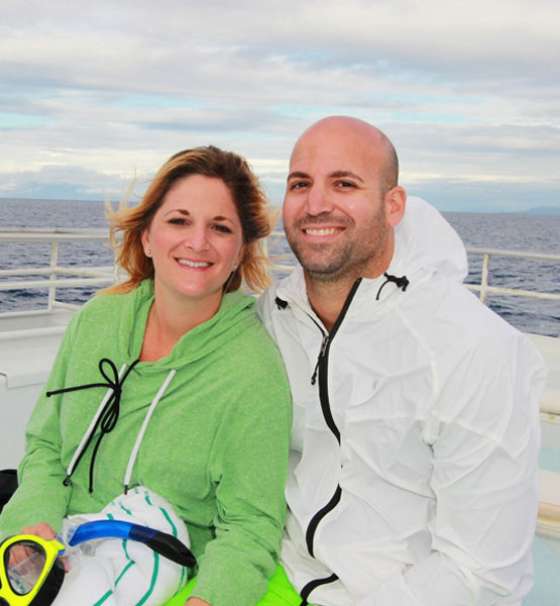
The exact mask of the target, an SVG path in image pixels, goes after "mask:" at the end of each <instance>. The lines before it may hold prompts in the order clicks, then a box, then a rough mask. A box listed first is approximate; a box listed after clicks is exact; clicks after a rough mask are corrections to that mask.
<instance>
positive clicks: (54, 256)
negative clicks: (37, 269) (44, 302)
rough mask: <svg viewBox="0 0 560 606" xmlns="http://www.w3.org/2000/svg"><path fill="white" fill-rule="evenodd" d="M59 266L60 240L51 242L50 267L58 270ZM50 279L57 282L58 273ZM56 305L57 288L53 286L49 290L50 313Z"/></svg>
mask: <svg viewBox="0 0 560 606" xmlns="http://www.w3.org/2000/svg"><path fill="white" fill-rule="evenodd" d="M57 265H58V240H52V241H51V260H50V265H49V266H50V267H51V268H53V269H54V268H56V266H57ZM49 279H50V280H56V272H55V273H52V274H51V275H50V277H49ZM55 303H56V286H51V287H50V288H49V302H48V309H49V311H51V310H52V308H53V307H54V305H55Z"/></svg>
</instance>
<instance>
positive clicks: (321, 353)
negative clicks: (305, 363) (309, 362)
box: [311, 334, 329, 385]
mask: <svg viewBox="0 0 560 606" xmlns="http://www.w3.org/2000/svg"><path fill="white" fill-rule="evenodd" d="M328 343H329V335H328V334H326V335H323V342H322V343H321V350H320V351H319V355H318V356H317V362H316V363H315V368H314V369H313V374H312V375H311V385H315V383H316V382H317V374H318V373H319V363H320V362H321V358H322V357H323V356H324V355H325V351H326V350H327V345H328Z"/></svg>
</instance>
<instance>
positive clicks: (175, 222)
mask: <svg viewBox="0 0 560 606" xmlns="http://www.w3.org/2000/svg"><path fill="white" fill-rule="evenodd" d="M167 222H168V223H169V224H170V225H185V223H186V219H185V218H184V217H171V219H168V221H167Z"/></svg>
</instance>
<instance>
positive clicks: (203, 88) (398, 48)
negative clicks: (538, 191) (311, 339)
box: [0, 0, 560, 207]
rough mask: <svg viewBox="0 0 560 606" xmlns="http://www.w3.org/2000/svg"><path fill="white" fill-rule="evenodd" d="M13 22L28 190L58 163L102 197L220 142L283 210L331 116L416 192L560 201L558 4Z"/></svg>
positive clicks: (40, 9)
mask: <svg viewBox="0 0 560 606" xmlns="http://www.w3.org/2000/svg"><path fill="white" fill-rule="evenodd" d="M2 11H3V18H2V23H1V24H0V81H1V82H2V83H3V86H2V90H1V91H0V173H2V174H3V175H5V176H6V175H12V177H10V179H11V180H10V183H12V185H13V187H15V189H13V188H12V191H13V193H14V195H15V194H16V193H17V192H24V191H30V190H32V191H36V192H37V194H39V193H40V192H41V191H42V187H45V188H48V186H49V184H48V183H47V181H46V180H47V179H48V178H53V179H62V173H60V174H58V176H57V175H56V174H54V173H53V170H54V168H55V167H57V170H59V171H62V172H64V171H66V172H65V173H64V174H65V175H66V176H65V177H64V178H65V179H67V180H68V181H67V183H68V188H69V189H68V191H75V192H80V191H85V192H87V191H94V190H95V191H99V192H101V191H103V190H104V188H105V187H106V186H107V187H108V186H109V182H111V183H113V184H115V185H117V184H120V183H122V182H125V181H126V180H127V179H128V178H130V175H131V174H133V173H135V172H136V173H139V174H145V175H149V174H152V173H153V171H154V170H155V169H156V168H157V167H158V166H159V165H160V164H161V163H162V162H163V160H164V159H165V158H166V157H168V156H169V155H170V154H172V153H174V152H175V151H177V150H179V149H184V148H185V147H190V146H194V145H201V144H208V143H213V144H216V145H220V146H222V147H225V148H228V149H234V150H237V151H239V152H240V153H242V154H244V155H246V156H247V157H248V158H249V159H250V161H251V162H252V163H253V165H254V166H255V167H257V169H258V170H260V171H262V178H263V180H264V181H265V183H266V186H267V188H268V189H269V190H270V191H271V192H273V195H274V197H275V198H279V197H280V196H281V189H282V186H283V180H284V175H285V172H283V171H285V167H286V163H287V158H288V156H289V153H290V149H291V146H292V144H293V142H294V141H295V139H296V137H297V136H298V135H299V134H300V133H301V132H302V130H303V129H304V128H305V127H306V126H307V125H309V124H310V123H311V122H312V121H314V120H316V119H318V118H320V117H322V116H324V115H327V114H333V113H336V114H340V113H345V114H351V115H356V116H359V117H361V118H363V119H366V120H369V121H371V122H373V123H375V124H377V125H379V126H381V127H382V128H383V129H384V130H385V131H386V132H387V133H388V134H389V135H390V136H391V138H392V139H394V141H395V143H396V145H397V148H398V150H399V152H400V156H401V160H402V165H403V176H404V177H406V178H407V179H408V180H409V182H410V183H412V184H413V185H415V184H417V183H418V184H425V183H427V182H432V181H433V179H434V176H435V177H437V179H441V180H442V181H443V182H446V183H454V184H455V185H454V186H453V188H452V190H450V191H453V192H454V195H457V196H459V193H457V192H458V190H457V189H456V188H457V187H459V185H457V184H460V183H462V184H467V183H474V182H476V183H480V184H481V187H484V186H487V184H489V183H491V184H495V185H496V186H498V184H500V183H513V182H514V181H515V179H517V181H518V182H523V183H534V184H539V183H541V184H542V185H543V187H544V189H545V190H546V191H547V192H549V194H547V195H550V196H553V195H554V194H553V193H552V192H554V191H557V192H558V193H559V194H560V190H555V189H554V188H555V187H557V185H558V184H557V183H555V182H554V181H553V180H551V175H554V174H556V171H557V168H556V167H557V165H558V149H559V146H558V143H560V141H559V135H558V133H559V128H560V86H559V84H558V83H559V82H560V73H559V72H560V66H559V64H558V62H557V61H555V60H554V57H557V56H559V55H560V37H559V36H558V35H557V23H558V22H559V21H560V5H559V4H558V3H555V2H552V1H549V0H531V1H529V0H510V1H506V0H495V1H494V2H492V3H488V2H482V0H472V1H471V2H470V3H465V2H460V1H459V0H448V1H447V2H444V1H443V0H431V1H429V2H423V3H420V2H417V1H416V0H392V1H391V2H389V1H388V0H381V1H379V2H375V3H373V2H370V1H366V0H349V1H348V2H345V3H344V4H341V3H340V2H334V0H324V1H321V2H319V1H318V0H310V1H309V2H306V3H296V2H295V1H293V0H283V1H282V2H280V1H279V0H278V1H276V0H270V1H268V2H266V3H264V4H263V5H261V6H257V5H256V4H255V3H254V2H249V1H248V0H239V1H238V2H236V3H235V4H234V5H229V4H225V3H224V2H223V1H220V2H218V1H208V2H205V3H200V2H193V1H185V0H166V1H165V2H164V3H163V4H161V6H160V5H154V3H153V2H151V1H148V0H139V1H137V2H135V3H134V7H130V6H125V5H118V4H115V3H114V2H112V1H109V0H100V1H99V2H97V3H95V5H83V6H80V9H79V11H78V10H77V9H76V5H75V3H73V2H68V1H64V0H53V1H52V2H49V3H45V2H41V1H39V0H31V1H28V2H26V3H25V4H22V3H21V2H19V1H17V0H5V2H4V3H3V7H2ZM76 169H82V170H83V171H84V173H83V174H80V173H79V172H76ZM14 175H15V176H14ZM6 178H7V177H6ZM25 179H29V182H28V183H27V184H26V182H25ZM80 179H85V183H82V182H81V181H80ZM96 179H99V181H96ZM111 180H112V181H111ZM60 182H61V181H60ZM6 183H7V181H6V182H5V183H4V184H3V185H2V184H0V191H4V190H5V189H6V187H7V185H6ZM32 184H33V186H32ZM465 187H466V186H465ZM72 188H74V189H72ZM49 191H53V192H55V191H59V190H58V189H57V188H56V187H55V186H53V187H52V188H51V189H50V190H49ZM465 191H467V190H465ZM511 193H512V195H513V197H512V198H511V202H510V204H511V205H512V206H514V207H515V206H520V205H525V204H526V203H527V199H526V198H525V197H522V196H526V195H527V194H528V192H526V191H525V190H522V189H520V190H519V191H518V192H517V194H516V192H515V191H512V192H511ZM21 195H23V193H22V194H21ZM543 195H544V193H543Z"/></svg>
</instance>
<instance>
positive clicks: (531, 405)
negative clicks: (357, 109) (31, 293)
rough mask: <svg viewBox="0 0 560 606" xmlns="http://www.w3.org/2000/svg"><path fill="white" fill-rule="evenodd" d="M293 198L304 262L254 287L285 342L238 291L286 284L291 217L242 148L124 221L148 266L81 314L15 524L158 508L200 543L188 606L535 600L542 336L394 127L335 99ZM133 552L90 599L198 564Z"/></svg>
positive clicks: (148, 592)
mask: <svg viewBox="0 0 560 606" xmlns="http://www.w3.org/2000/svg"><path fill="white" fill-rule="evenodd" d="M283 219H284V227H285V230H286V235H287V237H288V241H289V243H290V245H291V247H292V249H293V250H294V252H295V254H296V256H297V258H298V260H299V261H300V264H301V267H298V268H296V269H295V270H294V272H293V273H292V274H291V275H290V276H289V277H288V278H287V279H285V280H283V281H281V282H280V283H279V284H277V285H276V286H275V287H272V288H270V289H268V290H267V291H266V293H265V294H264V295H263V296H262V297H261V298H260V299H259V301H258V302H257V305H256V307H257V308H258V312H259V314H260V316H261V319H262V321H263V323H264V325H265V326H266V329H267V330H268V332H269V333H270V335H272V338H273V340H274V341H275V342H276V344H277V345H278V348H279V349H280V353H281V354H282V358H283V360H282V358H281V357H280V356H279V354H278V352H277V350H276V348H275V347H274V345H273V344H272V341H270V340H269V337H268V336H267V335H266V331H265V330H264V328H263V326H262V324H261V323H260V321H259V320H258V319H257V315H256V312H255V304H254V300H253V299H252V298H251V297H247V296H245V295H242V294H241V293H240V292H239V290H238V289H239V286H240V283H241V281H242V280H244V281H245V282H246V284H247V285H248V286H249V287H250V288H252V289H259V288H262V287H263V286H265V284H266V274H265V271H264V265H263V262H264V261H263V258H262V255H261V249H260V240H261V238H263V237H264V236H266V235H267V234H268V232H269V226H268V220H267V214H266V208H265V199H264V196H263V194H262V192H261V190H260V189H259V186H258V183H257V181H256V179H255V177H254V176H253V174H252V173H251V171H250V170H249V168H248V166H247V164H246V163H245V162H244V161H243V160H242V159H240V158H239V157H238V156H236V155H235V154H231V153H227V152H222V151H221V150H218V149H216V148H213V147H208V148H198V149H193V150H188V151H185V152H180V153H179V154H176V155H175V156H173V157H172V158H171V159H170V160H169V161H168V162H167V163H166V164H165V165H164V166H163V167H162V168H161V169H160V171H159V173H158V174H157V175H156V177H155V179H154V182H153V183H152V184H151V186H150V187H149V189H148V191H147V192H146V194H145V196H144V198H143V200H142V201H141V203H140V205H139V206H138V207H136V208H134V209H131V210H127V211H125V212H121V213H120V214H117V215H116V216H115V217H114V218H113V226H114V228H115V229H117V230H120V231H121V232H122V234H123V240H122V246H121V250H120V256H119V261H120V263H121V265H122V266H123V267H124V268H125V269H126V270H127V272H128V274H129V280H128V281H127V282H126V283H124V284H122V285H119V286H117V287H115V288H113V289H110V291H109V292H106V293H105V294H102V295H100V296H97V297H95V298H94V299H93V300H92V301H91V302H89V303H88V304H87V305H86V306H85V307H84V308H83V310H82V311H81V312H80V313H79V314H77V315H76V316H75V317H74V319H73V321H72V323H71V325H70V327H69V329H68V331H67V333H66V335H65V338H64V342H63V345H62V348H61V351H60V352H59V355H58V358H57V361H56V364H55V367H54V369H53V372H52V374H51V377H50V379H49V382H48V385H47V392H46V394H45V395H44V396H43V397H42V398H41V399H40V400H39V402H38V404H37V407H36V409H35V411H34V413H33V415H32V418H31V421H30V423H29V425H28V429H27V450H26V455H25V458H24V460H23V462H22V465H21V467H20V470H19V479H20V487H19V488H18V490H17V492H16V493H15V495H14V497H13V498H12V500H11V501H10V502H9V504H8V505H7V506H6V508H5V510H4V511H3V513H2V516H1V517H0V531H1V532H2V534H3V535H5V534H9V533H11V534H13V533H16V532H20V531H21V530H22V529H24V530H25V531H27V532H30V533H35V534H38V535H40V536H44V537H47V538H49V537H52V536H54V534H55V532H59V531H60V530H61V528H63V527H64V524H65V523H66V521H65V520H66V519H67V517H68V516H70V517H71V516H72V515H75V514H80V515H83V514H85V513H89V512H100V511H101V512H102V513H101V514H98V516H99V515H102V516H106V517H111V516H113V515H115V512H118V511H119V510H122V511H124V512H125V514H127V515H128V513H130V512H131V511H132V513H136V510H134V507H136V506H138V513H137V515H138V516H139V517H142V516H145V517H144V518H142V519H143V520H145V521H146V523H153V524H154V525H157V524H158V523H159V524H160V525H162V526H160V529H161V530H167V531H168V532H169V531H170V529H171V530H173V533H174V534H175V535H176V536H179V537H180V538H182V540H183V541H185V542H188V543H189V544H190V546H191V549H192V550H193V552H194V554H195V555H196V557H197V559H198V566H197V569H196V577H195V578H194V579H191V580H190V581H189V583H188V584H187V585H186V586H185V587H184V588H183V589H182V590H180V591H179V593H178V594H177V595H175V597H174V598H172V599H171V600H170V601H169V602H167V603H168V604H172V605H173V606H183V605H184V604H186V605H187V606H207V605H210V606H254V605H256V604H258V605H259V606H275V605H279V606H292V605H293V606H299V605H304V604H310V605H311V604H315V605H317V606H319V605H320V606H463V605H467V604H468V605H475V604H476V605H477V606H478V605H480V606H482V605H490V604H508V605H514V604H517V605H519V604H521V600H522V598H523V596H524V595H525V594H526V593H527V592H528V590H529V588H530V587H531V542H532V537H533V532H534V527H535V519H536V511H537V496H536V480H535V468H536V459H537V454H538V442H539V439H538V432H539V429H538V400H539V397H540V390H541V389H542V386H543V381H544V379H543V370H542V364H541V361H540V358H539V356H538V354H537V353H536V352H535V351H534V349H533V348H532V347H531V346H530V345H529V344H528V343H527V341H526V340H525V339H524V337H523V336H522V335H521V334H520V333H518V332H517V331H515V330H514V329H512V328H511V327H510V326H509V325H507V324H506V323H505V322H503V321H502V320H500V319H499V318H498V317H497V316H495V315H494V314H493V313H492V312H490V311H489V310H488V309H487V308H485V307H484V306H483V305H481V304H480V303H479V302H478V301H477V300H476V299H475V297H474V296H473V295H472V294H470V293H469V292H468V291H467V290H466V289H465V288H464V287H463V286H462V285H461V282H462V280H463V279H464V277H465V275H466V254H465V250H464V247H463V245H462V243H461V242H460V240H459V238H458V236H457V235H456V234H455V232H454V231H453V230H452V229H451V228H450V226H449V225H448V224H447V223H446V222H445V221H444V220H443V219H442V217H441V216H440V215H439V213H437V211H435V210H434V209H433V208H432V207H430V206H429V205H427V204H426V203H424V202H422V201H421V200H418V199H410V200H409V202H408V204H407V201H406V194H405V192H404V190H403V189H402V188H401V187H400V186H399V185H398V161H397V156H396V153H395V150H394V148H393V145H392V144H391V142H390V141H389V140H388V139H387V138H386V137H385V135H383V133H381V132H380V131H379V130H377V129H375V128H374V127H373V126H371V125H369V124H367V123H365V122H362V121H360V120H356V119H353V118H346V117H330V118H326V119H323V120H321V121H319V122H318V123H316V124H314V125H313V126H311V127H310V128H309V129H308V130H307V131H306V132H305V133H304V134H303V135H302V136H301V137H300V139H299V140H298V141H297V143H296V146H295V148H294V150H293V153H292V157H291V161H290V173H289V176H288V181H287V189H286V195H285V199H284V207H283ZM285 372H287V375H288V379H289V386H290V388H291V393H292V398H293V422H292V418H291V416H292V410H291V401H290V395H289V394H290V389H289V387H288V383H287V381H286V377H285ZM105 392H106V393H105ZM103 395H105V398H103ZM102 398H103V399H102ZM101 399H102V401H101V404H100V403H99V402H100V400H101ZM290 432H291V444H289V441H290V438H289V435H290ZM288 451H289V460H288ZM286 478H287V488H286V493H285V494H286V497H287V503H288V515H287V518H286V520H285V519H284V515H285V505H284V487H285V482H286ZM129 488H130V490H129ZM119 495H120V496H119ZM138 502H141V503H140V505H138ZM144 502H146V503H148V509H149V511H148V512H147V513H146V512H145V511H141V509H142V503H144ZM154 503H155V505H154ZM108 504H109V505H108ZM129 507H130V509H129ZM127 512H128V513H127ZM158 512H160V513H162V515H160V518H161V520H159V521H156V520H155V518H157V514H158ZM123 515H124V514H123ZM150 516H152V517H150ZM166 524H167V528H165V525H166ZM284 524H285V529H284ZM280 542H281V549H280ZM119 549H120V551H122V552H123V553H122V554H120V556H119V555H118V554H117V555H115V554H108V555H107V562H108V563H107V562H106V563H105V567H104V568H103V567H102V568H103V570H102V571H100V573H99V574H100V576H99V579H105V578H109V577H111V574H112V575H113V576H112V579H111V578H110V579H109V580H110V581H111V584H110V586H109V587H106V586H104V585H103V581H99V582H97V581H95V582H93V583H91V584H90V587H89V588H88V591H89V592H90V597H92V598H93V599H89V601H85V602H83V603H84V604H86V603H91V604H97V605H99V606H101V604H104V605H106V606H109V605H110V604H154V605H155V604H162V603H165V599H167V597H169V596H171V595H173V594H174V593H175V591H176V590H177V589H179V588H180V587H181V586H183V585H184V582H185V578H184V576H178V577H177V576H176V577H173V580H172V581H169V582H170V583H172V584H173V583H174V584H175V585H174V586H173V587H172V588H171V590H169V588H168V587H166V588H165V591H166V592H167V594H166V596H167V597H163V596H164V595H165V594H164V593H161V594H157V591H158V590H159V589H158V583H157V582H155V581H154V579H155V578H156V577H157V572H158V570H159V568H158V570H156V567H158V566H161V568H162V569H163V567H164V564H165V562H163V561H160V562H158V563H157V566H156V558H155V557H154V558H152V559H150V565H151V566H152V568H151V569H150V568H147V570H148V572H147V573H146V574H145V575H144V577H145V578H144V580H143V581H142V577H141V576H140V577H134V576H132V572H131V569H132V568H134V566H133V565H132V564H131V563H130V558H129V559H128V560H127V557H128V554H127V553H126V547H125V546H124V545H123V547H122V548H120V547H119ZM118 557H121V558H122V562H120V563H119V560H118ZM278 557H280V562H281V564H280V565H278V566H277V565H276V562H277V559H278ZM111 558H112V559H111ZM152 560H153V561H152ZM162 560H163V559H162ZM121 564H122V566H121ZM107 570H109V573H107ZM102 573H105V577H104V576H103V574H102ZM72 574H73V571H72V570H70V572H69V573H68V576H69V577H70V575H72ZM170 574H171V573H170ZM169 578H171V576H170V577H169ZM127 579H130V580H131V581H130V582H128V585H129V586H128V587H127ZM138 579H140V580H138ZM142 583H143V585H142ZM140 585H142V586H140ZM63 591H64V589H63ZM127 591H128V592H129V594H127V593H126V592H127ZM119 592H120V593H119ZM82 593H84V590H83V589H82ZM158 600H159V601H158ZM55 603H56V602H55ZM66 603H68V602H65V604H66ZM76 603H77V602H76Z"/></svg>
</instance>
